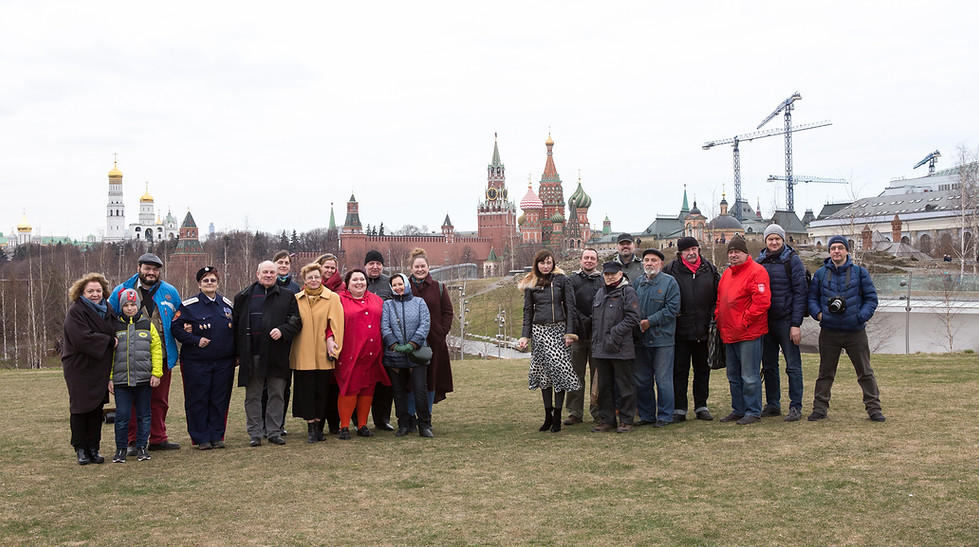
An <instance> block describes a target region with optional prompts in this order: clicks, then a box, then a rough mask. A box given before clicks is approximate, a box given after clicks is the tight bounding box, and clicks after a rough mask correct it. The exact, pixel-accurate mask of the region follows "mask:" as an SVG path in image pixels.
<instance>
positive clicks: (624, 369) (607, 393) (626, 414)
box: [591, 356, 636, 425]
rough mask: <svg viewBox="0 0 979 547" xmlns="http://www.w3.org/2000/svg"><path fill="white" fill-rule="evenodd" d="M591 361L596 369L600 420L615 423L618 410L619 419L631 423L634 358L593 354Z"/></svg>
mask: <svg viewBox="0 0 979 547" xmlns="http://www.w3.org/2000/svg"><path fill="white" fill-rule="evenodd" d="M591 362H592V364H593V365H594V366H595V369H597V370H598V412H599V413H600V415H601V417H602V422H604V423H607V424H612V425H615V424H616V420H615V411H616V410H618V411H619V421H620V422H622V424H628V425H632V422H633V418H634V417H635V415H636V377H635V375H634V373H633V368H634V366H633V362H634V360H633V359H600V358H597V357H594V356H593V357H592V361H591Z"/></svg>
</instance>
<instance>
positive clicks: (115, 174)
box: [109, 161, 122, 179]
mask: <svg viewBox="0 0 979 547" xmlns="http://www.w3.org/2000/svg"><path fill="white" fill-rule="evenodd" d="M109 178H110V179H121V178H122V171H120V170H119V165H118V164H117V163H116V162H115V161H113V162H112V170H111V171H109Z"/></svg>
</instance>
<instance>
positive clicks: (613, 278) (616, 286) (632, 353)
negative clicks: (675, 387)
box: [590, 262, 639, 433]
mask: <svg viewBox="0 0 979 547" xmlns="http://www.w3.org/2000/svg"><path fill="white" fill-rule="evenodd" d="M602 277H603V278H604V281H605V283H604V284H603V285H602V286H601V287H599V289H598V293H596V294H595V300H594V306H593V309H592V315H591V319H590V321H591V332H592V338H591V355H592V362H593V363H594V364H595V369H596V370H598V408H599V414H600V416H601V423H599V424H598V425H596V426H595V427H594V428H593V429H592V431H593V432H608V431H617V432H618V433H628V432H629V431H632V426H633V418H634V415H635V412H636V382H635V378H634V377H633V371H632V365H633V361H634V360H635V358H636V347H635V341H634V340H633V330H634V329H635V328H636V327H638V326H639V297H638V296H637V295H636V290H635V289H634V288H632V286H631V285H629V280H628V279H626V278H625V276H624V275H623V273H622V265H621V264H619V263H618V262H606V263H605V264H603V265H602ZM616 392H618V393H616ZM616 395H618V396H616ZM616 411H618V415H616Z"/></svg>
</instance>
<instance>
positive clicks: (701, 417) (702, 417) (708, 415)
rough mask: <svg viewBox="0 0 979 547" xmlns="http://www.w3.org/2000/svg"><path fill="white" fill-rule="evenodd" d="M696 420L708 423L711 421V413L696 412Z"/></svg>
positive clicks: (704, 411) (706, 411)
mask: <svg viewBox="0 0 979 547" xmlns="http://www.w3.org/2000/svg"><path fill="white" fill-rule="evenodd" d="M697 419H698V420H704V421H707V422H709V421H711V420H713V419H714V417H713V416H711V413H710V411H709V410H698V411H697Z"/></svg>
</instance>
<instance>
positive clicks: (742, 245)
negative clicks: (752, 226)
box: [727, 235, 748, 254]
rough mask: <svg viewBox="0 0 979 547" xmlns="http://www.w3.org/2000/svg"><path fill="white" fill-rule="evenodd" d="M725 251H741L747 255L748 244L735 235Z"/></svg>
mask: <svg viewBox="0 0 979 547" xmlns="http://www.w3.org/2000/svg"><path fill="white" fill-rule="evenodd" d="M727 250H728V252H731V251H741V252H742V253H744V254H748V243H747V242H745V240H744V238H743V237H741V236H740V235H736V236H734V237H732V238H731V241H730V243H728V244H727Z"/></svg>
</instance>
